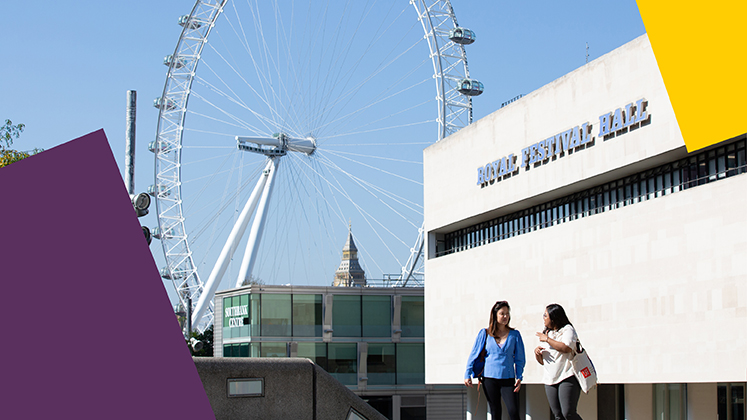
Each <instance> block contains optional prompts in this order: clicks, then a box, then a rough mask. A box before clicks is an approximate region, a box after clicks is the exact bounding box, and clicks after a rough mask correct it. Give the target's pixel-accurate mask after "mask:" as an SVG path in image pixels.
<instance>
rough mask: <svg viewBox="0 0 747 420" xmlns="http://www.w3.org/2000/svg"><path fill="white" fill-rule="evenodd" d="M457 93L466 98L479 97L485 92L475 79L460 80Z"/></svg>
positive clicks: (480, 83)
mask: <svg viewBox="0 0 747 420" xmlns="http://www.w3.org/2000/svg"><path fill="white" fill-rule="evenodd" d="M458 90H459V93H461V94H462V95H467V96H478V95H481V94H482V92H483V91H484V90H485V87H484V86H483V84H482V82H480V81H478V80H475V79H462V80H460V81H459V88H458Z"/></svg>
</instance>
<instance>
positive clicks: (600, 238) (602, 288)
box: [424, 36, 747, 418]
mask: <svg viewBox="0 0 747 420" xmlns="http://www.w3.org/2000/svg"><path fill="white" fill-rule="evenodd" d="M639 97H645V98H647V99H648V100H649V101H650V107H649V112H650V114H651V118H652V119H651V123H650V124H649V125H647V126H644V127H640V128H638V129H637V130H635V131H632V132H627V133H624V134H622V135H619V136H617V137H615V138H612V139H609V140H601V139H597V140H596V143H595V145H594V146H593V147H591V148H587V149H586V150H581V151H578V152H575V153H573V154H571V155H567V156H564V157H561V158H558V159H557V160H555V161H552V160H551V161H549V162H548V163H547V164H545V165H542V166H539V167H534V168H532V169H531V170H530V171H526V172H524V173H520V174H519V175H516V176H512V177H510V178H506V179H503V180H501V181H500V182H496V183H493V184H489V185H488V186H486V187H484V188H480V187H479V186H478V185H476V178H477V177H476V168H477V167H479V166H481V165H484V164H486V163H487V162H488V161H490V160H491V159H494V158H499V157H501V156H504V155H507V154H508V153H511V152H516V153H519V152H520V150H521V148H523V147H526V146H528V145H530V144H532V143H533V142H537V141H540V140H543V139H545V138H547V137H548V136H551V135H553V134H554V133H558V132H561V131H563V130H566V129H568V128H570V127H572V126H574V125H577V124H580V123H582V122H585V121H589V122H592V123H594V122H595V120H596V119H597V117H598V115H600V114H602V113H604V112H607V111H610V110H614V109H615V108H617V107H621V106H624V105H625V104H626V103H629V102H632V101H635V100H636V99H637V98H639ZM704 118H708V117H707V113H706V115H704ZM597 125H598V121H596V123H595V127H596V126H597ZM594 131H596V129H595V130H594ZM683 144H684V143H683V141H682V138H681V136H680V133H679V130H678V128H677V124H676V119H675V118H674V114H673V112H672V109H671V106H670V104H669V101H668V98H667V96H666V89H665V88H664V85H663V83H662V81H661V77H660V75H659V72H658V68H657V66H656V61H655V59H654V56H653V53H652V52H651V49H650V45H649V43H648V39H647V37H645V36H643V37H641V38H638V39H636V40H634V41H632V42H631V43H629V44H627V45H625V46H623V47H621V48H620V49H618V50H616V51H613V52H612V53H610V54H608V55H606V56H604V57H602V58H601V59H599V60H596V61H594V62H592V63H590V64H589V65H587V66H584V67H583V68H581V69H579V70H577V71H575V72H572V73H570V74H568V75H566V76H564V77H563V78H561V79H558V80H557V81H555V82H553V83H551V84H550V85H548V86H546V87H544V88H542V89H540V90H539V91H537V92H534V93H532V94H530V95H528V96H526V97H524V98H522V99H520V100H519V101H517V102H515V103H513V104H511V105H509V106H507V107H506V108H504V109H502V110H500V111H498V112H496V113H494V114H492V115H490V116H488V117H486V118H485V119H483V120H480V121H478V122H476V123H475V124H473V126H470V127H468V128H465V129H464V130H462V131H460V132H459V133H456V134H454V135H452V136H450V137H449V138H447V139H445V140H444V141H442V142H439V143H437V144H436V145H434V146H431V147H429V148H428V149H427V150H426V151H425V153H424V166H425V219H426V222H425V224H426V227H427V229H428V233H429V234H428V241H429V248H430V250H431V252H432V250H433V244H432V241H433V239H434V237H435V235H437V234H439V232H445V231H451V230H453V229H454V228H455V227H461V226H467V225H471V224H473V223H476V222H478V221H482V220H487V219H488V218H489V217H494V216H496V215H498V214H508V213H510V212H511V211H514V210H515V209H519V208H526V207H529V206H530V205H533V204H539V203H541V202H545V201H548V200H549V199H550V198H555V197H560V196H564V195H566V194H568V193H569V192H571V191H578V190H580V189H581V188H582V187H584V186H590V185H597V184H599V183H601V182H603V181H609V180H613V179H617V178H619V177H620V176H622V175H621V174H631V173H635V172H638V171H639V170H641V168H642V167H643V166H647V167H652V166H655V164H657V163H656V162H660V161H661V160H662V159H663V158H664V157H666V158H667V159H671V158H673V156H682V155H683V154H684V153H685V150H684V147H683ZM745 191H747V175H739V176H734V177H732V178H727V179H725V180H721V181H718V182H716V183H713V184H706V185H702V186H699V187H696V188H692V189H688V190H685V191H682V192H678V193H675V194H671V195H667V196H665V197H661V198H656V199H653V200H650V201H646V202H642V203H638V204H635V205H632V206H629V207H625V208H621V209H616V210H613V211H609V212H605V213H602V214H598V215H593V216H590V217H585V218H583V219H580V220H575V221H570V222H568V223H564V224H560V225H557V226H553V227H550V228H548V229H543V230H539V231H535V232H531V233H528V234H525V235H520V236H517V237H514V238H510V239H507V240H503V241H498V242H494V243H491V244H488V245H484V246H480V247H476V248H473V249H469V250H466V251H463V252H457V253H454V254H450V255H445V256H442V257H438V258H433V255H432V254H431V256H430V258H428V259H427V260H426V272H427V275H428V287H427V288H426V291H425V314H426V333H425V337H426V383H429V384H456V383H460V382H461V381H462V378H463V374H464V369H465V362H466V358H467V355H468V354H469V351H470V349H471V347H472V345H473V342H474V339H475V336H476V334H477V332H478V331H479V329H480V328H483V327H485V326H486V324H487V322H488V315H489V309H490V307H491V306H492V305H493V303H495V301H496V300H508V301H509V302H510V303H511V306H512V321H511V324H512V326H514V327H516V328H517V329H518V330H519V331H520V332H521V334H522V337H523V339H524V343H525V345H526V353H527V354H526V356H527V369H526V371H525V383H527V384H533V383H540V382H541V379H542V367H541V366H540V365H539V364H537V363H536V362H535V360H534V357H533V354H532V351H533V349H534V347H535V346H536V345H537V344H538V342H537V338H536V337H535V332H536V331H540V330H541V329H542V313H543V311H544V308H545V306H546V305H547V304H549V303H553V302H555V303H560V304H561V305H563V306H564V307H565V308H566V310H567V312H568V315H569V317H570V320H571V322H573V323H574V325H575V326H576V329H577V331H578V333H579V336H580V338H581V340H582V342H583V343H584V345H585V347H586V348H587V349H588V350H589V354H590V356H591V358H592V359H593V361H594V363H595V366H596V368H597V370H598V374H599V379H600V381H601V382H602V383H625V384H631V383H654V382H668V383H687V382H728V381H742V380H744V377H745V374H746V373H747V359H746V358H744V357H742V355H743V354H744V353H745V352H747V336H746V335H744V334H741V335H740V334H736V335H735V333H734V332H735V331H742V330H743V329H744V325H747V265H746V264H744V263H743V261H744V256H745V255H747V218H745V217H744V214H745V208H747V194H745V193H744V192H745ZM696 331H697V333H693V332H696ZM693 349H696V351H694V350H693ZM696 354H697V355H699V356H695V355H696ZM649 398H650V397H649ZM646 410H647V411H649V412H650V410H651V408H650V407H647V408H646ZM634 418H635V417H634Z"/></svg>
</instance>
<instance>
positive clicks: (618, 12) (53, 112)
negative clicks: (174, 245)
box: [0, 0, 645, 298]
mask: <svg viewBox="0 0 747 420" xmlns="http://www.w3.org/2000/svg"><path fill="white" fill-rule="evenodd" d="M340 3H343V2H340ZM395 3H396V6H397V7H400V6H402V5H406V3H407V2H406V1H405V0H398V1H397V2H381V4H382V5H383V6H386V7H389V6H390V5H392V4H395ZM399 3H402V5H400V4H399ZM452 4H453V7H454V10H455V13H456V15H457V18H458V20H459V23H460V25H461V26H464V27H468V28H470V29H472V30H474V31H475V32H476V33H477V42H476V43H475V44H473V45H470V46H469V47H468V50H467V53H468V60H469V67H470V73H471V75H472V76H473V77H474V78H477V79H479V80H480V81H482V82H483V83H484V84H485V87H486V90H485V93H484V94H483V95H482V96H480V97H478V98H476V99H475V100H474V115H475V119H479V118H481V117H484V116H486V115H488V114H490V113H491V112H493V111H495V110H497V109H499V108H500V106H501V103H502V102H505V101H507V100H509V99H511V98H513V97H515V96H517V95H519V94H527V93H529V92H531V91H534V90H536V89H538V88H540V87H542V86H543V85H545V84H547V83H549V82H551V81H553V80H555V79H556V78H558V77H561V76H563V75H564V74H566V73H568V72H570V71H572V70H574V69H576V68H578V67H581V66H583V65H584V64H585V62H586V54H587V43H588V54H589V57H588V59H589V61H591V60H594V59H596V58H598V57H600V56H602V55H604V54H605V53H607V52H609V51H611V50H613V49H615V48H617V47H619V46H621V45H623V44H625V43H626V42H628V41H630V40H632V39H634V38H636V37H638V36H639V35H642V34H643V33H644V32H645V28H644V26H643V23H642V21H641V17H640V14H639V12H638V8H637V6H636V3H635V1H633V0H623V1H616V2H598V1H576V2H556V1H533V2H508V1H468V0H453V2H452ZM192 6H193V2H191V1H188V0H158V1H142V0H135V1H130V2H94V1H84V0H79V1H71V2H58V1H37V0H29V1H27V2H10V3H8V4H6V5H5V8H4V12H5V16H6V18H5V19H4V28H3V31H2V32H0V46H1V47H2V52H3V58H4V59H3V63H2V65H0V87H1V88H2V89H0V92H2V99H3V100H2V103H1V104H0V118H2V119H3V120H4V119H7V118H9V119H11V120H12V121H13V122H14V123H24V124H26V130H25V131H24V133H23V135H22V137H21V139H20V140H19V141H17V143H16V144H15V146H16V147H17V148H18V149H31V148H35V147H37V148H44V149H49V148H51V147H54V146H56V145H59V144H61V143H64V142H66V141H68V140H71V139H74V138H77V137H79V136H81V135H84V134H87V133H89V132H92V131H95V130H98V129H100V128H103V129H104V130H105V132H106V134H107V137H108V138H109V141H110V144H111V147H112V150H113V152H114V155H115V157H116V160H117V163H118V164H119V165H120V168H123V166H124V148H125V145H124V134H125V100H126V91H127V90H136V91H137V93H138V115H137V148H138V152H137V156H136V175H135V181H136V189H137V190H139V191H144V190H145V189H146V188H147V187H148V185H150V184H151V183H153V155H152V154H151V153H150V152H148V151H147V144H148V142H150V141H152V140H153V139H154V138H155V132H156V124H157V116H158V112H157V110H156V109H155V108H153V107H152V105H151V104H152V100H153V98H155V97H157V96H160V94H161V91H162V90H163V86H164V81H165V76H166V71H167V68H166V66H164V65H163V64H162V60H163V57H164V56H165V55H167V54H170V53H172V52H173V50H174V47H175V44H176V41H177V39H178V36H179V34H180V31H181V27H179V26H178V25H177V23H176V21H177V18H178V17H179V16H180V15H183V14H188V13H189V11H190V10H191V8H192ZM383 6H382V7H383ZM408 12H409V13H411V18H412V20H413V21H414V19H415V13H414V11H412V10H409V11H408ZM420 47H421V49H425V50H423V51H417V53H416V54H419V55H420V56H422V57H423V58H425V57H427V48H426V47H425V44H421V45H420ZM428 66H430V64H428ZM433 106H435V105H433ZM429 112H430V111H429ZM428 118H432V116H429V117H428ZM429 129H430V127H429ZM70 193H71V196H74V194H75V195H78V194H81V193H83V194H85V197H86V199H91V200H93V199H95V191H84V192H77V191H71V192H70ZM76 201H79V200H76ZM343 213H344V214H343V215H341V216H340V217H338V218H337V219H346V220H336V219H335V221H334V223H335V225H337V227H336V228H335V229H336V230H335V233H334V238H333V241H336V242H335V243H337V244H338V245H336V248H335V249H336V252H337V256H336V257H335V258H339V252H340V249H341V248H342V245H343V244H344V240H345V238H344V236H345V233H346V229H347V220H350V219H353V231H354V233H356V234H357V235H359V236H358V238H357V239H358V243H359V245H362V246H366V245H367V244H369V243H372V242H374V241H375V240H374V239H372V238H369V237H368V236H367V235H368V234H367V233H366V232H365V229H363V228H360V229H359V230H357V228H358V227H359V226H362V225H365V224H367V223H368V222H367V221H363V220H358V219H356V217H354V216H355V215H352V216H351V215H350V214H348V213H347V212H344V211H343ZM372 217H375V216H372ZM388 217H390V216H383V215H382V216H381V218H382V221H383V223H385V224H386V223H387V220H388ZM330 220H331V219H330ZM141 221H143V222H144V223H146V224H148V225H150V226H155V225H156V221H155V217H154V216H153V215H152V214H151V215H149V216H147V217H145V218H143V219H141ZM97 228H103V231H104V232H105V227H94V226H88V227H85V230H86V231H91V232H93V231H96V229H97ZM91 239H92V240H95V235H94V236H92V238H91ZM414 239H415V238H412V240H410V239H406V241H407V242H408V243H409V242H413V241H414ZM367 249H369V250H370V252H369V253H370V254H377V253H379V252H384V251H379V250H378V248H377V247H376V246H375V245H373V244H370V245H368V247H367ZM151 250H152V251H153V252H154V256H155V258H156V261H157V263H158V264H161V263H162V261H163V258H162V257H161V256H160V247H159V246H158V244H157V243H156V241H154V244H153V245H151ZM240 252H243V251H240ZM363 254H364V255H362V260H363V262H364V263H366V267H367V270H368V271H369V273H370V275H371V276H372V277H380V276H381V273H382V272H383V273H387V272H390V273H391V272H396V271H397V270H398V269H399V267H396V266H395V265H396V264H393V263H391V262H383V263H381V267H379V266H378V265H376V264H373V263H372V260H374V259H376V258H377V257H376V256H375V255H365V253H363ZM335 258H332V259H331V261H327V263H326V266H325V267H324V268H323V270H324V271H323V272H324V273H325V274H323V275H315V276H316V277H315V278H313V279H308V278H306V279H304V280H299V281H298V283H295V284H316V285H325V284H329V282H330V281H331V276H332V274H333V272H334V269H335V268H336V266H337V264H338V263H339V259H337V261H334V259H335ZM312 260H313V258H312ZM303 264H304V265H309V264H312V262H311V261H304V262H303ZM266 276H268V277H272V276H274V274H272V272H269V274H266ZM293 276H294V275H291V277H293ZM265 280H266V281H267V282H268V283H282V284H285V283H288V282H289V280H288V278H287V277H283V276H279V277H278V279H274V278H265ZM290 282H291V283H294V282H293V281H292V280H291V281H290ZM164 284H165V286H166V287H167V289H168V290H170V288H171V284H170V282H165V283H164ZM229 286H230V284H228V283H225V284H222V285H221V288H225V287H229ZM172 298H173V294H172Z"/></svg>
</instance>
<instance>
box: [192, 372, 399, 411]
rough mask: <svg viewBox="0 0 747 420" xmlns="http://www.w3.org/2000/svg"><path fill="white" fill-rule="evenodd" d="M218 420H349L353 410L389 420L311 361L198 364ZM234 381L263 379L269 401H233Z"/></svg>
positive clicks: (256, 399) (261, 398) (240, 398)
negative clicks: (230, 387)
mask: <svg viewBox="0 0 747 420" xmlns="http://www.w3.org/2000/svg"><path fill="white" fill-rule="evenodd" d="M194 361H195V366H196V367H197V372H198V373H199V375H200V379H202V384H203V386H204V387H205V392H206V393H207V396H208V399H209V400H210V405H211V406H212V408H213V412H214V413H215V418H216V419H217V420H222V419H225V420H238V419H247V420H249V419H258V420H259V419H264V420H266V419H299V420H303V419H309V420H316V419H319V420H322V419H341V420H342V419H345V418H346V417H347V414H348V412H349V410H350V408H353V409H355V410H356V411H358V412H359V413H360V414H362V415H363V416H365V417H366V418H368V419H370V420H374V419H376V420H384V419H385V417H384V416H382V415H381V414H380V413H379V412H377V411H376V410H374V409H373V408H371V407H370V406H369V405H368V404H366V403H365V402H364V401H363V400H361V399H360V398H359V397H358V396H356V395H355V394H354V393H353V392H352V391H350V390H349V389H347V388H346V387H345V386H344V385H342V384H340V383H339V382H338V381H336V380H335V379H334V378H332V377H331V376H330V375H329V374H328V373H327V372H325V371H324V370H323V369H321V368H320V367H318V366H316V365H315V364H314V363H312V362H311V361H310V360H308V359H286V358H218V357H215V358H212V357H205V358H202V357H196V358H194ZM230 378H263V379H264V396H261V397H232V398H229V397H228V396H227V394H228V393H227V380H228V379H230Z"/></svg>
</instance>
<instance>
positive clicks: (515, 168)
mask: <svg viewBox="0 0 747 420" xmlns="http://www.w3.org/2000/svg"><path fill="white" fill-rule="evenodd" d="M647 108H648V101H647V100H646V99H639V100H637V101H635V102H631V103H629V104H627V105H625V106H623V107H620V108H617V109H616V110H614V111H611V112H607V113H605V114H602V115H600V116H599V131H598V133H597V137H601V138H606V137H612V136H613V135H619V134H623V133H626V132H627V131H628V130H632V129H636V128H638V127H640V126H641V123H643V122H646V121H648V120H649V117H650V115H649V113H648V110H647ZM592 132H593V125H592V124H591V123H589V122H585V123H583V124H579V125H577V126H575V127H573V128H571V129H569V130H565V131H563V132H560V133H558V134H555V135H553V136H550V137H548V138H546V139H544V140H541V141H538V142H537V143H534V144H531V145H529V146H527V147H525V148H523V149H521V153H519V154H518V155H516V154H514V153H510V154H508V155H506V156H503V157H501V158H500V159H496V160H494V161H492V162H490V163H488V164H486V165H484V166H481V167H479V168H477V185H480V186H485V185H486V184H488V183H490V182H491V181H496V180H500V179H503V178H504V177H507V176H509V175H519V174H520V173H521V172H522V171H527V170H529V168H530V166H531V165H534V166H539V165H543V164H546V163H549V162H550V161H551V159H552V160H555V159H557V158H561V157H563V156H565V155H566V154H568V153H571V152H575V151H580V150H584V149H586V148H588V147H591V146H593V145H594V144H595V139H596V138H595V137H593V136H592Z"/></svg>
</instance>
